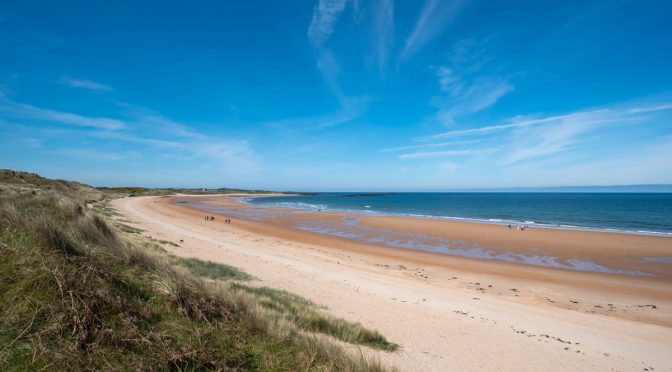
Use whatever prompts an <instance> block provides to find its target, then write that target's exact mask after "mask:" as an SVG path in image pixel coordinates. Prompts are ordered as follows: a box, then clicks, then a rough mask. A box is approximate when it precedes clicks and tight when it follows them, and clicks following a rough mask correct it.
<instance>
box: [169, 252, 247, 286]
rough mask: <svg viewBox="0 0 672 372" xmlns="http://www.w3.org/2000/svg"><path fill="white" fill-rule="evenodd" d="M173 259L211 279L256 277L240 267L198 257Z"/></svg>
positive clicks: (191, 271) (192, 271) (199, 274)
mask: <svg viewBox="0 0 672 372" xmlns="http://www.w3.org/2000/svg"><path fill="white" fill-rule="evenodd" d="M171 259H172V261H173V262H174V263H176V264H177V265H180V266H183V267H185V268H187V270H189V272H190V273H192V274H194V275H198V276H201V277H204V278H209V279H237V280H251V279H254V277H253V276H252V275H250V274H247V273H245V272H243V271H240V270H239V269H237V268H235V267H233V266H229V265H225V264H221V263H215V262H210V261H202V260H199V259H197V258H183V257H175V256H173V257H171Z"/></svg>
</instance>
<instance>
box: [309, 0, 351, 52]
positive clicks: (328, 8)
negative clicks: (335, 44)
mask: <svg viewBox="0 0 672 372" xmlns="http://www.w3.org/2000/svg"><path fill="white" fill-rule="evenodd" d="M347 3H348V1H347V0H320V1H319V2H318V4H317V5H316V6H315V8H314V9H313V18H312V20H311V22H310V26H308V40H309V41H310V43H311V44H312V45H313V47H315V48H321V47H322V46H323V45H324V43H326V42H327V40H329V38H330V37H331V34H332V33H333V32H334V24H335V23H336V21H338V18H339V16H340V15H341V13H342V12H343V10H344V9H345V6H346V5H347Z"/></svg>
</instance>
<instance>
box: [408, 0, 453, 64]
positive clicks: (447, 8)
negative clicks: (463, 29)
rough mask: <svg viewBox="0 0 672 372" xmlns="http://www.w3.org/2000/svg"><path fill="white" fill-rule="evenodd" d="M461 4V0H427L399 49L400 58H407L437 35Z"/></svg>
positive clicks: (449, 21) (448, 22)
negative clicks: (401, 47) (402, 46)
mask: <svg viewBox="0 0 672 372" xmlns="http://www.w3.org/2000/svg"><path fill="white" fill-rule="evenodd" d="M463 4H464V1H462V0H427V1H426V2H425V5H424V6H423V7H422V10H421V11H420V15H419V16H418V19H417V20H416V22H415V27H414V28H413V31H411V33H410V35H409V36H408V38H407V39H406V44H405V45H404V48H403V49H402V51H401V59H402V60H405V59H407V58H408V57H410V56H411V55H412V54H414V53H416V52H417V51H419V50H420V49H422V47H423V46H425V44H427V43H428V42H429V41H431V40H432V39H434V38H435V37H437V36H439V35H440V34H441V33H442V32H443V31H444V30H445V29H446V27H448V25H449V24H450V23H451V21H452V20H453V18H455V16H456V15H457V13H458V12H459V10H460V8H462V5H463Z"/></svg>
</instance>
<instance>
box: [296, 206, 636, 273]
mask: <svg viewBox="0 0 672 372" xmlns="http://www.w3.org/2000/svg"><path fill="white" fill-rule="evenodd" d="M342 220H343V221H342V223H340V224H335V223H333V222H332V221H321V220H310V221H301V222H298V223H295V224H294V225H292V226H291V227H292V228H295V229H299V230H304V231H310V232H313V233H318V234H324V235H330V236H336V237H341V238H347V239H352V240H355V241H358V242H363V243H371V244H379V245H384V246H387V247H393V248H405V249H416V250H422V251H429V252H436V253H443V254H448V255H452V256H460V257H467V258H476V259H483V260H498V261H504V262H510V263H518V264H524V265H534V266H543V267H552V268H557V269H567V270H576V271H591V272H600V273H610V274H625V275H635V276H647V275H649V274H647V273H644V272H641V271H638V270H625V269H614V268H609V267H606V266H603V265H600V264H597V263H594V262H592V261H586V260H580V259H577V258H570V259H562V258H558V257H554V256H548V255H541V254H540V255H535V254H522V253H513V252H503V253H502V252H497V251H496V250H489V249H484V248H481V247H478V246H476V245H475V244H469V243H467V242H465V241H463V240H449V239H445V238H440V237H437V236H433V235H427V234H419V233H411V232H404V231H398V230H391V229H382V228H374V227H369V226H364V225H361V224H359V219H358V218H356V217H344V218H343V219H342ZM535 251H538V252H541V251H542V250H541V249H535Z"/></svg>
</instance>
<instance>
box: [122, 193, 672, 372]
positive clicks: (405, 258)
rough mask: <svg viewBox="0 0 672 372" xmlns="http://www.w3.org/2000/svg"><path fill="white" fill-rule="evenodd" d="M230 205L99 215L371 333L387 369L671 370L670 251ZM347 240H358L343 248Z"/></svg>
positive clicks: (156, 202) (453, 224)
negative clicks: (384, 342) (416, 245)
mask: <svg viewBox="0 0 672 372" xmlns="http://www.w3.org/2000/svg"><path fill="white" fill-rule="evenodd" d="M236 197H241V195H238V196H176V197H136V198H125V199H118V200H115V201H114V202H113V206H114V207H115V208H116V209H117V210H118V211H119V212H120V213H121V214H122V215H124V216H125V217H126V218H127V219H129V220H130V221H132V222H133V225H134V226H137V227H138V228H141V229H143V230H145V232H144V234H147V235H151V236H152V237H154V238H156V239H160V240H168V241H172V242H175V243H177V244H178V245H179V246H170V245H166V246H165V249H166V250H168V251H169V252H171V253H173V254H175V255H178V256H184V257H198V258H200V259H204V260H210V261H214V262H222V263H226V264H229V265H233V266H237V267H240V268H241V269H243V270H244V271H246V272H248V273H250V274H252V275H254V276H255V277H257V278H258V279H259V285H266V286H270V287H274V288H280V289H285V290H288V291H291V292H294V293H297V294H300V295H302V296H305V297H307V298H309V299H310V300H312V301H314V302H315V303H317V304H319V305H323V306H325V307H326V308H327V309H328V311H329V312H331V313H333V314H334V315H336V316H339V317H343V318H345V319H347V320H351V321H357V322H361V323H362V324H364V325H365V326H367V327H371V328H375V329H377V330H379V331H380V332H381V333H382V334H384V335H385V336H386V337H387V338H388V339H389V340H390V341H392V342H395V343H397V344H399V345H400V346H401V348H400V350H399V351H397V352H394V353H387V352H373V351H371V350H366V351H365V353H367V354H370V355H372V356H374V357H379V358H380V359H381V361H383V362H384V363H386V364H390V365H392V366H396V367H398V368H400V369H401V370H418V371H420V370H540V369H542V368H543V369H547V370H548V369H550V370H566V369H573V370H595V369H597V370H607V369H614V370H640V371H641V370H645V369H646V370H670V366H672V346H670V345H672V284H671V283H672V270H671V266H672V265H670V264H669V263H666V262H663V261H656V260H655V259H657V258H662V259H664V258H666V257H670V256H672V238H669V237H657V236H646V235H637V234H619V233H606V232H594V231H575V230H557V229H535V228H532V229H528V230H526V231H519V230H515V229H509V228H508V227H507V226H503V225H496V224H490V225H488V224H476V223H469V222H460V221H446V220H436V219H421V218H410V217H397V216H376V217H373V216H365V215H356V216H355V215H351V214H347V213H332V212H321V213H314V212H312V213H311V212H305V211H304V212H296V211H291V210H282V209H273V210H271V212H268V213H275V214H276V215H273V218H257V217H258V216H257V215H256V214H254V213H257V212H256V211H254V210H251V209H250V208H251V207H250V206H249V205H246V204H243V203H240V202H239V201H237V200H236ZM195 204H199V205H200V206H202V205H209V206H211V207H213V208H211V209H209V210H207V211H206V210H204V209H202V208H201V209H199V208H198V205H196V206H195ZM217 208H221V209H217ZM216 211H219V212H216ZM227 211H229V212H231V213H229V214H226V213H223V212H227ZM252 212H254V213H252ZM205 215H212V216H215V221H205V219H204V216H205ZM245 216H247V217H248V218H245ZM225 219H232V223H231V224H227V223H224V220H225ZM342 221H346V222H347V221H355V222H356V225H353V226H349V225H347V224H346V225H343V224H342ZM302 226H303V227H305V229H301V228H297V227H302ZM343 226H345V227H343ZM347 228H352V229H353V230H355V229H359V230H357V231H363V232H360V233H358V234H359V235H357V238H356V239H355V238H353V237H352V236H348V235H346V234H344V233H342V231H344V229H346V230H347ZM309 229H312V230H313V231H309ZM381 229H382V230H384V231H385V233H386V234H388V235H389V236H396V235H395V234H406V235H402V236H407V234H414V235H413V237H420V238H419V239H420V240H422V239H425V240H427V241H428V242H427V244H426V246H427V247H436V246H437V245H436V244H434V240H432V239H443V240H446V241H450V242H458V243H459V246H457V248H455V247H453V248H451V249H453V251H450V250H449V251H447V252H448V253H460V254H446V252H441V251H431V250H428V249H424V250H423V249H408V248H403V247H390V246H386V245H384V244H376V241H378V240H376V239H379V237H378V236H373V237H372V238H371V237H367V236H366V234H367V233H369V232H370V231H376V232H378V231H381ZM325 232H326V233H325ZM374 238H375V239H374ZM430 240H432V241H430ZM443 240H441V241H443ZM397 241H398V240H397ZM429 243H432V244H434V245H432V244H429ZM456 244H457V243H456ZM483 254H487V256H482V257H481V256H478V255H483ZM651 259H654V260H651ZM556 264H559V265H560V266H557V265H556ZM554 265H556V266H557V267H554Z"/></svg>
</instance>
